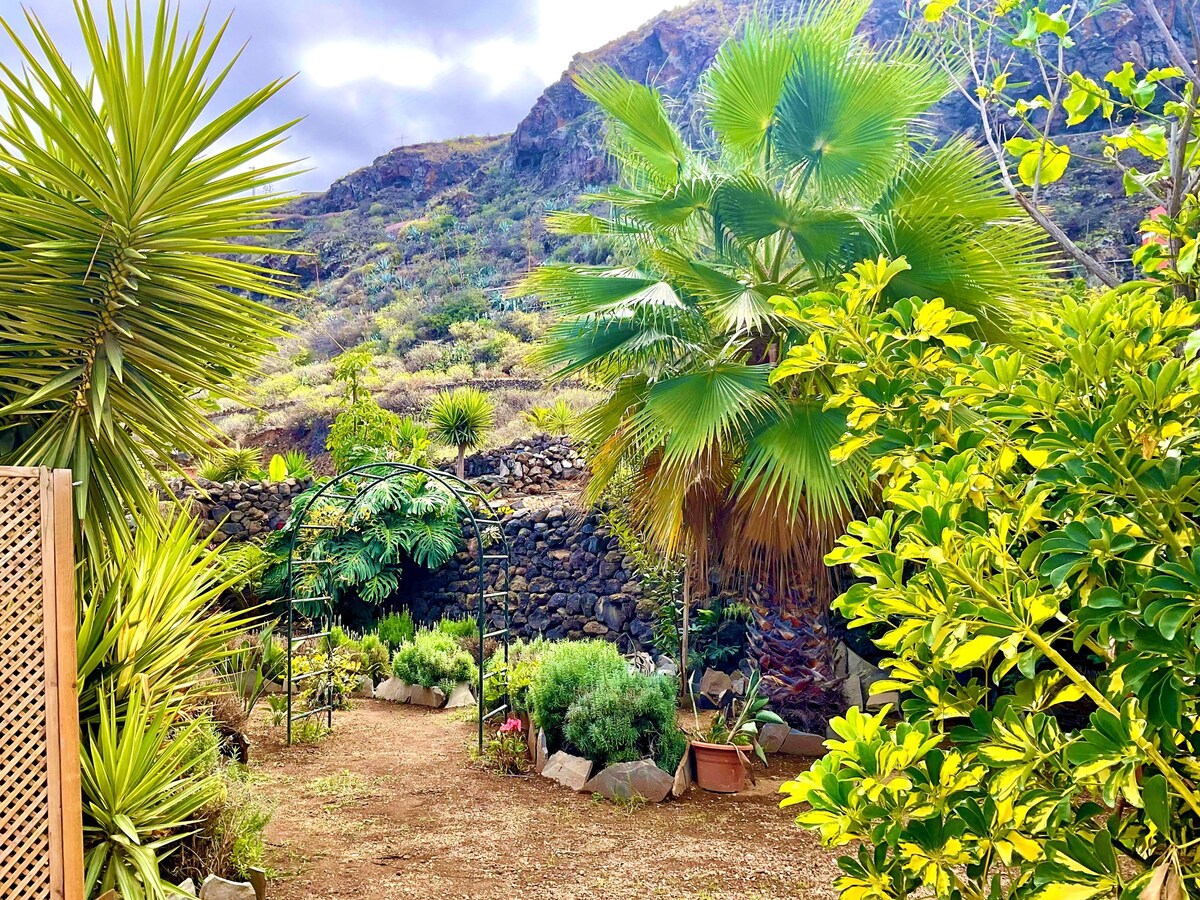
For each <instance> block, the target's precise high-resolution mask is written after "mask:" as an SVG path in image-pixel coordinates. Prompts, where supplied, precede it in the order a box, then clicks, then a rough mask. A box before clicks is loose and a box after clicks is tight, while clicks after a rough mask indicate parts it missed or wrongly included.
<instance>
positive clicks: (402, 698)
mask: <svg viewBox="0 0 1200 900" xmlns="http://www.w3.org/2000/svg"><path fill="white" fill-rule="evenodd" d="M411 698H412V687H411V686H410V685H408V684H406V683H405V682H403V681H401V680H400V679H399V678H389V679H388V680H387V681H384V682H382V683H381V684H380V685H379V687H377V688H375V699H376V700H390V701H391V702H392V703H407V702H408V701H409V700H410V699H411Z"/></svg>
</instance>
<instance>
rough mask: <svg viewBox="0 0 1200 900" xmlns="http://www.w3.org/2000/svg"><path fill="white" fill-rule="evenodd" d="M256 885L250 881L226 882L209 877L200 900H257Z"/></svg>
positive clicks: (214, 876)
mask: <svg viewBox="0 0 1200 900" xmlns="http://www.w3.org/2000/svg"><path fill="white" fill-rule="evenodd" d="M257 897H258V895H257V894H255V893H254V885H252V884H251V883H250V882H248V881H226V880H225V879H224V878H218V877H217V876H216V875H209V876H208V877H207V878H205V879H204V884H203V885H201V887H200V900H257Z"/></svg>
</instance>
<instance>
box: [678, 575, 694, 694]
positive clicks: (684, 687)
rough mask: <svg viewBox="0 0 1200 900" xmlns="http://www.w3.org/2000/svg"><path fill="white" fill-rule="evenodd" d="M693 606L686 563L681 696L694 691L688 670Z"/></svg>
mask: <svg viewBox="0 0 1200 900" xmlns="http://www.w3.org/2000/svg"><path fill="white" fill-rule="evenodd" d="M691 608H692V568H691V566H690V565H687V564H685V565H684V569H683V626H682V627H681V628H680V630H679V673H680V675H681V676H682V679H683V682H682V684H681V686H680V693H681V696H688V695H690V694H691V692H692V679H691V673H690V672H689V671H688V620H689V618H690V613H691Z"/></svg>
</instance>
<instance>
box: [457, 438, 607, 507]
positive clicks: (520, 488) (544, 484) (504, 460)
mask: <svg viewBox="0 0 1200 900" xmlns="http://www.w3.org/2000/svg"><path fill="white" fill-rule="evenodd" d="M586 471H587V464H586V463H585V462H584V459H583V457H582V456H581V455H580V454H579V453H578V452H577V451H576V450H575V448H574V447H572V446H571V441H570V439H569V438H565V437H551V436H550V435H545V434H542V435H538V436H537V437H534V438H533V439H531V440H528V441H518V442H516V443H513V444H509V445H508V446H507V447H500V448H499V449H496V450H487V451H484V452H482V453H476V454H475V455H474V456H471V457H468V459H467V462H466V474H467V477H468V478H469V479H471V480H472V481H476V482H478V483H479V484H480V485H481V486H482V487H483V488H484V489H485V490H486V489H491V488H499V489H500V494H501V496H504V497H514V496H529V495H534V496H537V495H539V494H547V493H550V492H552V491H554V490H558V489H561V488H563V487H569V485H565V484H563V482H574V481H578V480H580V479H582V478H583V476H584V473H585V472H586Z"/></svg>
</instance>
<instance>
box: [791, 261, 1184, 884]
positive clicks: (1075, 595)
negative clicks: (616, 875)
mask: <svg viewBox="0 0 1200 900" xmlns="http://www.w3.org/2000/svg"><path fill="white" fill-rule="evenodd" d="M900 262H903V261H898V262H897V263H892V264H891V265H890V266H887V267H886V268H885V263H886V261H880V263H868V264H862V265H860V266H857V267H855V273H856V274H855V275H854V276H851V277H848V278H847V279H846V281H845V282H843V285H842V286H841V290H840V292H839V295H838V296H833V295H826V296H824V297H815V296H810V297H805V298H803V301H802V303H801V304H798V305H797V307H798V308H797V311H796V314H797V315H802V316H804V321H805V322H806V323H808V324H811V325H813V326H814V327H813V331H812V333H811V338H810V339H809V342H808V343H807V344H805V345H804V346H803V347H797V348H795V349H794V350H792V351H791V353H790V354H789V355H788V356H787V357H786V358H785V359H784V361H783V363H782V366H781V368H780V369H777V370H776V376H777V378H778V377H780V376H782V377H783V378H784V379H786V378H790V377H792V375H793V374H794V373H797V372H802V373H804V377H808V374H809V373H815V375H816V376H817V377H820V378H822V379H825V378H828V381H826V382H825V383H826V384H827V385H828V389H829V391H830V397H831V398H833V399H831V401H830V403H831V406H833V407H835V408H837V409H838V410H839V411H845V413H846V415H847V425H848V433H847V434H846V435H845V437H844V439H843V440H844V443H843V445H842V446H841V447H840V448H838V450H837V451H836V454H835V455H836V456H842V455H844V454H845V453H847V452H849V451H852V450H853V448H854V447H855V446H859V447H866V448H869V449H870V451H871V452H872V454H873V455H874V456H875V460H874V465H873V471H875V472H877V473H879V475H880V479H879V486H880V489H881V490H880V502H881V504H882V509H881V510H880V511H878V512H877V513H876V514H875V515H871V516H869V517H864V519H863V520H862V521H858V522H854V523H851V524H850V526H849V528H848V534H846V535H845V536H844V537H842V538H841V540H840V542H839V547H838V548H837V549H836V550H835V551H834V552H832V553H831V554H829V556H828V557H827V562H828V563H829V564H830V565H838V564H845V565H848V566H850V567H851V568H852V569H853V571H854V573H855V574H856V575H857V576H858V578H859V581H858V582H857V583H856V584H854V585H853V586H852V587H850V589H849V590H848V591H847V592H846V593H845V594H843V595H842V596H841V597H840V598H839V599H838V600H837V601H836V603H835V607H836V608H837V609H838V610H839V611H841V612H842V613H843V614H844V615H845V616H846V617H847V619H849V621H850V625H851V627H854V628H858V627H864V628H873V629H877V634H878V637H877V639H876V643H877V644H878V645H879V647H880V648H881V649H883V650H884V651H885V652H886V654H887V657H888V658H887V659H886V660H885V661H884V666H885V668H886V669H887V670H888V678H887V679H884V680H882V681H879V682H877V683H876V684H875V685H874V690H876V691H889V690H891V691H898V692H899V695H900V700H901V702H900V709H899V710H898V711H899V712H900V714H901V721H900V722H899V723H896V724H892V723H891V722H889V721H887V718H888V717H887V716H886V715H885V713H886V711H884V712H881V713H880V714H878V715H864V714H863V713H861V712H859V711H858V710H857V709H851V710H850V711H849V712H848V713H847V715H846V716H845V717H844V718H839V719H835V720H834V721H833V723H832V725H833V729H834V731H835V732H836V734H837V738H835V739H833V740H831V741H829V748H830V752H829V754H828V755H826V756H825V757H824V758H823V759H821V760H820V761H818V762H817V763H816V764H814V765H813V767H812V769H811V770H810V771H808V772H806V773H804V774H803V775H801V776H800V777H799V778H797V780H796V781H794V782H790V783H788V784H785V785H784V787H783V790H784V791H785V793H787V794H788V799H787V801H786V803H787V804H789V805H790V804H797V805H800V804H804V807H803V811H801V812H800V815H799V818H798V821H799V822H800V823H801V824H802V825H804V826H806V827H808V828H811V829H813V830H815V831H817V832H819V834H820V836H821V839H822V840H823V841H824V842H825V844H826V845H827V846H829V847H842V846H860V847H862V848H863V849H862V850H860V851H859V852H858V854H856V855H853V856H845V857H843V858H842V859H841V860H840V861H839V864H840V865H841V867H842V870H843V872H844V873H845V874H844V875H843V876H842V877H841V878H839V879H838V882H837V884H838V887H839V889H840V891H841V896H843V897H847V898H851V897H855V898H858V897H881V896H888V897H912V896H917V895H922V894H927V895H930V896H933V895H936V896H938V897H974V898H981V900H1005V898H1015V897H1020V898H1029V900H1049V898H1080V900H1082V898H1089V900H1093V898H1094V900H1099V898H1115V897H1124V898H1136V897H1146V898H1148V897H1153V898H1156V900H1157V898H1159V897H1160V896H1161V897H1177V896H1183V895H1184V894H1187V895H1192V894H1193V893H1194V890H1193V887H1192V886H1193V885H1195V884H1196V881H1197V879H1198V878H1200V859H1198V856H1197V845H1196V835H1197V833H1198V831H1197V827H1198V825H1200V790H1198V789H1197V785H1196V771H1197V769H1196V755H1195V754H1196V749H1195V746H1196V745H1195V736H1194V735H1195V730H1196V725H1195V723H1196V721H1197V716H1198V714H1200V692H1198V690H1197V682H1196V678H1195V675H1194V673H1195V672H1197V671H1198V668H1197V667H1198V664H1200V653H1198V649H1197V648H1200V617H1198V610H1200V607H1198V606H1197V603H1196V597H1197V595H1198V593H1200V552H1198V551H1197V550H1196V547H1197V546H1198V543H1200V542H1198V541H1197V527H1196V522H1197V515H1198V513H1200V454H1197V444H1198V441H1200V364H1198V363H1197V361H1196V358H1195V349H1196V329H1197V326H1198V325H1200V316H1197V312H1196V309H1195V305H1194V304H1193V303H1192V302H1190V301H1189V300H1187V299H1184V298H1176V297H1175V296H1173V291H1172V289H1171V288H1170V287H1169V286H1164V287H1158V286H1155V285H1153V284H1152V283H1148V282H1142V283H1132V284H1129V285H1126V286H1125V287H1124V288H1122V289H1119V290H1116V291H1113V292H1110V293H1106V294H1103V295H1088V296H1084V297H1081V298H1070V297H1066V298H1063V299H1062V300H1061V301H1060V302H1059V303H1058V304H1057V305H1056V306H1055V307H1053V308H1051V309H1048V310H1047V311H1046V312H1041V313H1037V314H1035V315H1033V316H1031V317H1030V318H1029V320H1028V321H1026V322H1019V323H1014V326H1013V331H1014V336H1015V337H1016V338H1017V341H1018V344H1017V346H1016V347H1003V346H994V345H985V344H980V343H976V342H972V341H970V340H969V339H967V338H965V337H964V336H963V335H962V334H961V332H959V331H958V328H957V327H958V326H961V325H964V324H966V323H965V321H964V318H963V317H962V315H961V314H960V313H957V312H954V311H952V310H950V309H948V308H947V307H946V306H945V305H944V304H943V303H942V301H940V300H934V301H927V302H922V301H918V300H912V301H903V302H901V303H899V304H897V305H896V306H894V307H893V308H892V309H891V310H888V311H886V312H880V311H877V310H878V307H876V306H875V304H874V303H873V302H872V301H873V298H874V297H875V296H878V290H879V287H880V285H881V283H886V280H887V277H888V275H889V274H890V273H891V272H894V271H903V266H901V265H899V263H900ZM1022 347H1033V348H1036V349H1035V350H1034V351H1033V352H1029V351H1027V350H1024V349H1020V348H1022ZM947 738H950V740H948V739H947ZM1164 883H1165V886H1164ZM880 885H886V888H882V889H881V888H880V887H879V886H880ZM1172 885H1174V887H1172ZM1183 885H1187V887H1183Z"/></svg>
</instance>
